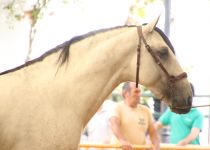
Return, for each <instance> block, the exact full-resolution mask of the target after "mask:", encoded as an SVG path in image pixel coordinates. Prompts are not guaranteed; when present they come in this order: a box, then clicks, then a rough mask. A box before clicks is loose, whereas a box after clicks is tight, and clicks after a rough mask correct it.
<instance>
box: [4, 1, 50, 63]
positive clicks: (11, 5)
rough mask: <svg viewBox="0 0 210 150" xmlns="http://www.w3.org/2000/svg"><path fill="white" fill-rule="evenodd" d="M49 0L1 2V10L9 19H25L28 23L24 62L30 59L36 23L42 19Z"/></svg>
mask: <svg viewBox="0 0 210 150" xmlns="http://www.w3.org/2000/svg"><path fill="white" fill-rule="evenodd" d="M50 1H51V0H36V1H35V2H34V3H27V0H12V1H9V2H8V3H3V4H1V5H3V10H5V11H7V14H8V16H9V18H10V19H12V20H14V19H15V20H17V21H21V20H22V19H27V20H28V22H29V24H30V29H29V34H28V37H29V38H28V39H29V46H28V53H27V56H26V59H25V62H27V61H29V60H30V55H31V52H32V44H33V41H34V38H35V34H36V31H37V24H38V22H39V20H40V19H42V17H43V15H44V13H45V10H46V9H47V5H48V3H49V2H50Z"/></svg>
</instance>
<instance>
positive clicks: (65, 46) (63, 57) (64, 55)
mask: <svg viewBox="0 0 210 150" xmlns="http://www.w3.org/2000/svg"><path fill="white" fill-rule="evenodd" d="M123 27H135V26H117V27H113V28H107V29H100V30H96V31H92V32H88V33H87V34H84V35H80V36H75V37H73V38H72V39H70V40H68V41H66V42H64V43H62V44H60V45H58V46H56V47H55V48H52V49H50V50H48V51H47V52H45V53H44V54H43V55H42V56H40V57H38V58H36V59H33V60H31V61H28V62H26V63H25V64H23V65H20V66H18V67H16V68H13V69H9V70H7V71H3V72H1V73H0V75H4V74H7V73H11V72H14V71H16V70H19V69H21V68H24V67H27V66H29V65H31V64H34V63H36V62H40V61H43V60H44V58H46V57H47V56H49V55H51V54H53V53H56V52H57V51H59V50H62V52H61V53H60V56H59V58H58V63H60V64H59V65H60V66H62V65H63V64H64V63H65V62H68V60H69V52H70V50H69V49H70V46H71V45H72V44H73V43H76V42H79V41H81V40H83V39H85V38H87V37H90V36H93V35H95V34H98V33H102V32H106V31H109V30H113V29H118V28H123ZM155 31H157V32H158V33H159V34H160V35H161V37H162V38H163V40H164V41H165V42H166V43H167V44H168V46H169V47H170V49H171V50H172V51H173V53H174V54H175V51H174V48H173V46H172V44H171V42H170V41H169V39H168V37H167V36H166V35H165V34H164V33H163V31H161V30H160V29H159V28H157V27H155Z"/></svg>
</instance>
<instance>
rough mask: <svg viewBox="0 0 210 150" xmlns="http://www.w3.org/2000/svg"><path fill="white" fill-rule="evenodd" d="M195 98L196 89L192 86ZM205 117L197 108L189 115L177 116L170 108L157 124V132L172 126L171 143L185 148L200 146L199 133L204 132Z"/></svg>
mask: <svg viewBox="0 0 210 150" xmlns="http://www.w3.org/2000/svg"><path fill="white" fill-rule="evenodd" d="M191 88H192V93H193V96H194V87H193V85H192V84H191ZM202 125H203V116H202V114H201V112H200V111H199V110H198V109H196V108H191V110H190V111H189V112H188V113H187V114H176V113H174V112H172V111H171V110H170V109H169V108H168V109H167V110H166V111H165V112H164V113H163V115H162V116H161V117H160V119H159V121H157V122H156V123H155V127H156V129H157V130H160V129H161V128H163V127H164V126H170V143H171V144H177V145H179V146H184V145H187V144H197V145H199V144H200V142H199V133H200V132H201V130H202Z"/></svg>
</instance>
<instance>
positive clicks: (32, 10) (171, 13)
mask: <svg viewBox="0 0 210 150" xmlns="http://www.w3.org/2000/svg"><path fill="white" fill-rule="evenodd" d="M159 15H161V17H160V21H159V23H158V25H157V26H158V27H159V28H161V29H162V30H163V31H164V32H165V34H166V35H167V36H168V37H169V39H170V40H171V42H172V44H173V46H174V47H175V51H176V55H177V58H178V60H179V62H180V63H181V65H182V67H183V68H184V70H185V71H186V72H187V73H188V77H189V80H190V81H191V82H192V83H193V84H194V86H195V94H196V95H195V98H194V105H203V104H210V70H209V69H208V65H210V59H209V58H210V53H209V51H210V45H209V43H210V42H209V40H210V37H209V36H210V28H209V27H210V0H60V1H57V0H1V1H0V64H1V65H0V72H2V71H5V70H8V69H11V68H14V67H16V66H19V65H21V64H23V63H25V62H26V61H28V60H31V59H34V58H36V57H39V56H40V55H41V54H43V53H44V52H46V51H47V50H49V49H51V48H53V47H55V46H57V45H59V44H61V43H63V42H64V41H67V40H69V39H71V38H72V37H74V36H77V35H81V34H85V33H87V32H89V31H92V30H97V29H101V28H109V27H114V26H119V25H124V24H125V23H128V24H129V23H131V24H132V21H133V20H137V21H138V22H139V23H146V22H150V21H151V20H153V19H154V18H156V17H157V16H159ZM206 67H207V68H206ZM142 88H143V90H142V91H144V92H143V93H142V95H143V97H142V102H144V103H146V104H147V105H148V106H149V107H150V108H151V110H152V111H153V113H154V115H155V116H157V115H159V113H160V114H161V113H162V111H163V110H164V109H165V106H164V104H160V105H161V106H162V107H161V109H159V111H160V112H157V108H156V109H155V108H154V106H156V107H158V105H154V101H153V98H152V94H151V93H150V92H149V91H148V90H147V89H146V88H145V87H142ZM120 94H121V88H120V86H119V87H118V88H117V89H116V90H115V91H113V93H112V95H111V98H112V99H113V100H115V101H119V100H121V97H120ZM198 109H199V110H200V111H201V112H202V114H203V116H204V118H205V119H204V127H203V130H205V131H203V132H202V133H201V144H202V145H207V144H208V143H209V141H210V140H209V138H210V137H209V136H210V119H209V116H210V115H209V114H210V108H209V107H205V108H198ZM163 134H164V135H165V136H166V138H167V136H168V135H167V131H165V132H164V133H163ZM166 140H167V139H166Z"/></svg>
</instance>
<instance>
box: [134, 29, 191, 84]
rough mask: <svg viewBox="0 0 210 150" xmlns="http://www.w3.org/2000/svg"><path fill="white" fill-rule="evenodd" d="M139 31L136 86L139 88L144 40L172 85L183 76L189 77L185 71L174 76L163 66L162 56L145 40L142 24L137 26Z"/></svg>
mask: <svg viewBox="0 0 210 150" xmlns="http://www.w3.org/2000/svg"><path fill="white" fill-rule="evenodd" d="M137 32H138V36H139V44H138V47H137V67H136V87H137V88H138V84H139V67H140V51H141V43H142V42H143V44H144V46H145V48H146V49H147V51H148V52H149V53H150V54H151V56H152V58H153V59H154V61H155V63H156V64H157V65H158V66H159V67H160V68H161V70H162V71H163V72H164V73H165V75H166V77H167V78H168V80H169V84H170V85H171V86H172V84H173V83H175V82H176V81H179V80H181V79H183V78H186V77H187V73H186V72H183V73H181V74H180V75H177V76H174V75H170V74H169V73H168V71H167V70H166V68H165V67H164V66H163V64H162V63H161V61H160V58H159V57H158V56H157V55H156V54H155V53H154V51H153V50H152V48H151V47H150V46H149V45H148V44H147V41H146V40H145V38H144V36H143V33H142V26H137Z"/></svg>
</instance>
